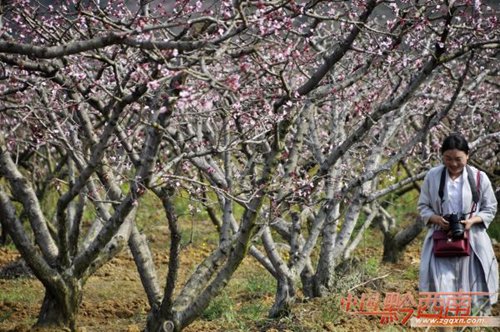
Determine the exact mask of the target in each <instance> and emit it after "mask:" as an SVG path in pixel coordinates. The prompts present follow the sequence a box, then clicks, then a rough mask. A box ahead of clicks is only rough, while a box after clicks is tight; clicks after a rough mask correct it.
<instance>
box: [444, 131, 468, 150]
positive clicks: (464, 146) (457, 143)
mask: <svg viewBox="0 0 500 332" xmlns="http://www.w3.org/2000/svg"><path fill="white" fill-rule="evenodd" d="M454 149H457V150H460V151H463V152H465V154H469V143H467V140H466V139H465V137H464V136H463V135H461V134H459V133H453V134H450V135H449V136H448V137H446V138H445V139H444V140H443V144H442V145H441V154H443V153H445V152H446V151H448V150H454Z"/></svg>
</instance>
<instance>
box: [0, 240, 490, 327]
mask: <svg viewBox="0 0 500 332" xmlns="http://www.w3.org/2000/svg"><path fill="white" fill-rule="evenodd" d="M152 240H153V241H154V238H153V239H152ZM419 250H420V247H419V245H418V244H414V245H412V246H410V247H409V248H408V250H407V251H406V253H405V255H404V258H403V259H402V260H401V262H400V263H398V264H380V266H379V267H378V270H376V271H375V273H374V274H373V275H372V276H371V277H370V278H367V281H366V282H365V283H361V284H359V285H357V286H356V287H355V288H354V289H353V290H352V291H351V293H352V294H354V295H358V296H361V294H362V293H365V292H370V293H373V292H381V293H382V292H399V293H400V294H404V293H407V292H410V293H411V294H413V295H414V296H415V298H417V297H416V296H417V294H418V292H417V288H416V286H417V279H416V278H418V274H417V275H415V272H416V271H417V273H418V264H419ZM495 250H496V253H497V255H499V253H500V245H498V244H497V245H495ZM207 252H208V249H206V248H205V249H203V248H194V247H187V248H185V250H184V251H183V256H182V257H183V260H182V266H183V271H184V270H185V271H190V269H192V268H193V267H194V265H195V262H199V261H200V260H201V258H203V256H204V255H205V254H206V253H207ZM361 254H362V255H364V257H380V250H379V249H373V248H364V249H363V252H362V253H361ZM155 259H156V262H157V263H158V264H159V266H161V268H162V270H166V263H167V261H168V256H167V253H166V250H165V252H164V253H161V252H159V253H156V256H155ZM255 265H256V264H255V262H254V261H253V260H252V259H251V258H246V259H245V261H244V262H243V264H242V266H241V267H240V269H239V270H238V272H237V275H236V276H235V279H238V278H240V279H242V278H249V277H250V278H251V277H252V273H255ZM0 270H1V271H2V274H1V275H0V331H29V330H30V327H31V326H32V325H33V324H34V323H35V322H36V317H37V314H38V311H39V309H40V304H41V300H42V297H43V287H42V285H41V284H40V282H39V281H38V280H37V279H36V278H34V277H32V276H29V275H26V269H25V268H24V267H23V266H21V265H20V264H19V254H18V253H17V252H16V251H15V250H14V249H13V248H12V247H3V248H0ZM163 272H165V271H163ZM257 273H261V272H258V271H257ZM262 273H266V272H265V271H263V270H262ZM163 275H164V273H163ZM231 287H232V286H231V284H230V285H229V286H228V288H231ZM13 290H16V291H13ZM2 293H4V294H3V295H2ZM344 295H345V294H344ZM231 296H232V297H233V298H234V302H231V305H232V308H233V310H234V312H235V316H231V317H232V319H229V318H228V316H227V313H223V314H222V316H221V317H220V318H219V319H211V320H209V319H203V318H201V319H199V320H197V321H196V322H194V323H193V324H192V325H190V326H189V327H188V328H186V330H185V331H188V332H194V331H225V332H227V331H244V330H247V331H248V330H250V331H374V330H380V331H407V330H411V329H410V328H408V327H402V326H401V325H398V324H392V325H391V324H389V325H383V324H380V322H379V318H380V317H375V316H367V317H365V316H359V315H356V316H350V315H347V314H345V313H343V312H341V311H339V310H337V309H338V307H339V306H340V299H341V297H342V296H340V295H337V296H332V297H330V298H322V299H310V300H308V299H304V298H302V297H301V296H300V294H299V296H298V303H297V305H296V306H295V307H294V310H293V312H292V315H291V316H290V317H287V318H284V319H281V320H269V319H266V318H265V316H264V317H262V315H260V316H259V317H258V318H257V319H255V321H254V322H250V323H248V322H247V323H246V324H245V325H242V322H241V321H239V318H238V312H241V311H238V310H239V309H241V308H242V307H243V306H244V305H245V303H246V302H248V301H249V300H251V299H252V297H251V296H252V295H251V294H250V295H249V294H248V293H247V294H245V293H244V292H241V291H234V292H232V293H231ZM273 296H274V295H273V294H272V293H262V294H260V296H259V298H258V299H257V300H258V301H260V302H259V303H261V305H262V306H263V307H264V308H267V309H268V308H270V306H271V304H272V302H273ZM344 298H345V296H344ZM498 307H499V306H498V305H496V307H495V308H494V313H493V314H494V315H496V316H498V315H499V308H498ZM328 308H331V310H327V309H328ZM267 309H266V310H267ZM148 310H149V306H148V304H147V300H146V297H145V295H144V292H143V290H142V286H141V284H140V280H139V276H138V274H137V271H136V270H135V268H134V262H133V259H132V258H131V256H130V254H129V253H127V252H124V253H122V254H120V255H119V256H118V257H116V258H114V259H113V260H112V261H111V262H109V263H108V264H107V265H105V266H104V267H103V268H101V269H100V270H99V271H98V272H97V273H96V274H95V275H94V276H92V277H91V278H90V279H89V281H88V283H87V285H86V286H85V289H84V298H83V303H82V305H81V307H80V310H79V316H78V329H79V331H82V332H90V331H128V332H135V331H141V330H142V329H143V328H144V323H145V320H146V315H147V312H148ZM242 326H243V327H242ZM415 330H416V329H415ZM420 330H422V331H423V329H420ZM431 331H432V330H431Z"/></svg>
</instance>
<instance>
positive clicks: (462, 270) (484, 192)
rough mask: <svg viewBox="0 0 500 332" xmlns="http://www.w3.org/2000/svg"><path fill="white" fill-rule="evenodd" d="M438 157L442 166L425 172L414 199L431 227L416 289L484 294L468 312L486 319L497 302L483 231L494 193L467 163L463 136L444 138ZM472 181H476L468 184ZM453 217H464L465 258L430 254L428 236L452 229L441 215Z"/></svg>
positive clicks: (494, 204) (490, 254)
mask: <svg viewBox="0 0 500 332" xmlns="http://www.w3.org/2000/svg"><path fill="white" fill-rule="evenodd" d="M441 154H442V158H443V163H444V165H440V166H437V167H434V168H432V169H431V170H429V172H428V173H427V175H426V177H425V179H424V183H423V185H422V189H421V193H420V198H419V201H418V209H419V212H420V215H421V217H422V219H423V221H424V222H425V224H426V225H427V226H428V228H429V230H428V232H427V235H426V237H425V240H424V244H423V248H422V255H421V261H420V276H419V278H420V280H419V290H420V291H421V292H458V291H463V292H487V293H489V295H488V296H473V297H472V314H474V313H475V314H480V315H490V314H491V306H492V305H493V304H494V303H496V302H497V300H498V262H497V260H496V258H495V253H494V251H493V246H492V244H491V240H490V238H489V236H488V234H487V233H486V229H487V228H488V226H489V224H490V223H491V221H492V220H493V218H494V217H495V213H496V209H497V201H496V198H495V194H494V192H493V188H492V186H491V182H490V180H489V179H488V177H487V175H486V174H484V173H483V172H481V171H479V170H478V169H476V168H474V167H472V166H469V165H467V160H468V158H469V146H468V143H467V140H466V139H465V138H464V137H463V136H462V135H460V134H451V135H450V136H448V137H446V138H445V139H444V141H443V143H442V146H441ZM469 172H470V173H472V174H470V175H469ZM478 172H479V174H478ZM441 177H443V180H441ZM470 182H476V183H472V186H471V183H470ZM476 186H477V190H474V189H475V187H476ZM440 187H441V195H442V198H441V197H440ZM477 191H479V199H478V202H477V204H474V202H473V192H477ZM451 214H458V215H462V216H463V217H462V218H460V219H463V220H461V224H462V225H463V226H464V228H465V230H466V231H467V230H468V233H469V241H470V248H471V252H470V255H469V256H458V257H457V256H455V257H436V256H434V254H433V238H432V234H433V233H434V231H436V230H440V229H441V230H444V231H450V222H448V221H447V220H446V219H445V218H444V217H443V216H446V215H451ZM447 219H450V218H449V217H447ZM453 228H455V227H453ZM462 315H463V314H462Z"/></svg>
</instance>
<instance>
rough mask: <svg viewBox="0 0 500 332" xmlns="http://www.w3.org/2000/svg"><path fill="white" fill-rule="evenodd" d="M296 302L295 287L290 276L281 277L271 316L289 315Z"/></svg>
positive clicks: (270, 312) (270, 311)
mask: <svg viewBox="0 0 500 332" xmlns="http://www.w3.org/2000/svg"><path fill="white" fill-rule="evenodd" d="M294 303H295V287H294V284H293V280H292V279H290V278H279V279H278V285H277V289H276V297H275V299H274V304H273V306H272V307H271V310H269V317H270V318H279V317H283V316H287V315H288V314H289V313H290V311H291V309H292V306H293V304H294Z"/></svg>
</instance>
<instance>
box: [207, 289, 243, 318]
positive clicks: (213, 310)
mask: <svg viewBox="0 0 500 332" xmlns="http://www.w3.org/2000/svg"><path fill="white" fill-rule="evenodd" d="M201 317H202V319H205V320H208V321H212V320H218V319H222V320H225V321H227V322H231V321H234V320H235V312H234V302H233V300H232V299H231V298H230V297H229V296H228V294H227V293H226V292H222V294H220V295H219V296H217V297H216V298H215V299H213V300H212V301H211V302H210V305H209V306H208V308H207V309H205V311H204V312H203V314H202V315H201Z"/></svg>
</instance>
